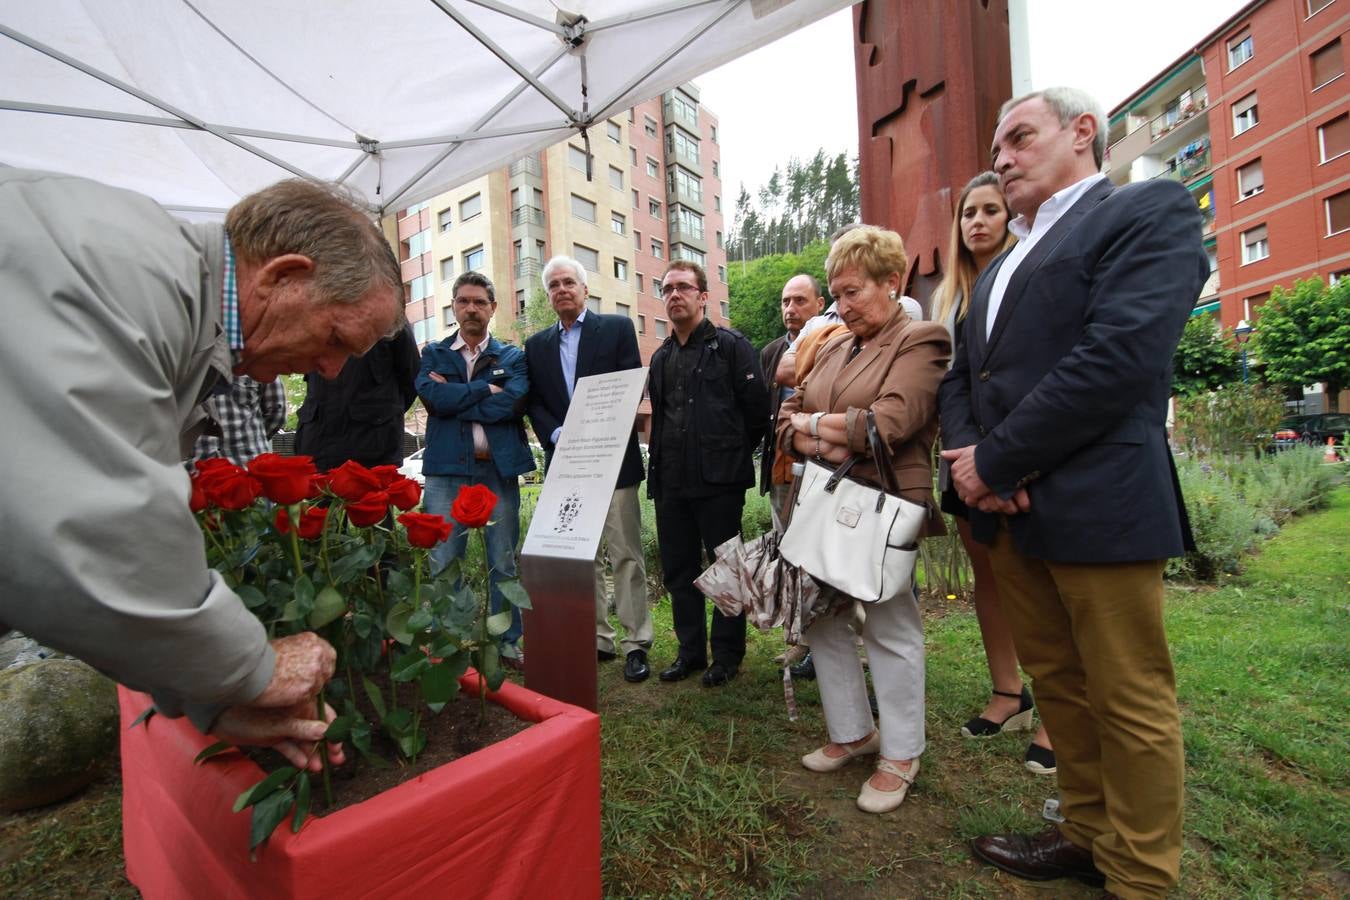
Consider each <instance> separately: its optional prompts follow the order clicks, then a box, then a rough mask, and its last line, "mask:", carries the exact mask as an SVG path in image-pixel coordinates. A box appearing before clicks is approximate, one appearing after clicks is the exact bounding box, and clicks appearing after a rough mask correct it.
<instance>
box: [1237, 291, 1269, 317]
mask: <svg viewBox="0 0 1350 900" xmlns="http://www.w3.org/2000/svg"><path fill="white" fill-rule="evenodd" d="M1269 299H1270V292H1269V291H1267V292H1266V293H1264V294H1257V295H1256V296H1254V297H1243V298H1242V318H1244V319H1246V320H1247V321H1249V322H1250V321H1251V320H1252V314H1253V313H1255V312H1256V311H1257V310H1258V309H1260V308H1261V307H1263V306H1265V305H1266V301H1267V300H1269Z"/></svg>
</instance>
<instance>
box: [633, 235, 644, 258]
mask: <svg viewBox="0 0 1350 900" xmlns="http://www.w3.org/2000/svg"><path fill="white" fill-rule="evenodd" d="M633 246H634V247H636V248H637V251H638V252H639V253H641V252H642V232H640V231H634V232H633Z"/></svg>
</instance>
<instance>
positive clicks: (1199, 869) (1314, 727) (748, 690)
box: [0, 488, 1350, 898]
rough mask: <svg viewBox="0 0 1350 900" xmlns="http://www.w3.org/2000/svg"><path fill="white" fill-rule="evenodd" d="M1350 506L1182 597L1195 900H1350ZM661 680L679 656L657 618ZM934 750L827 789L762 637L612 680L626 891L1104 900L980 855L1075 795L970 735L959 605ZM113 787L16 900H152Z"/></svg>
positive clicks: (936, 676) (838, 779)
mask: <svg viewBox="0 0 1350 900" xmlns="http://www.w3.org/2000/svg"><path fill="white" fill-rule="evenodd" d="M1346 548H1350V489H1348V488H1341V489H1340V490H1338V491H1337V492H1336V494H1335V495H1334V500H1333V503H1332V505H1331V508H1330V509H1328V510H1325V511H1322V512H1318V513H1314V514H1311V515H1308V516H1304V517H1302V518H1300V519H1297V520H1295V521H1293V522H1291V523H1289V524H1288V525H1287V526H1286V527H1285V528H1284V530H1283V531H1282V532H1281V533H1280V534H1279V535H1277V536H1276V537H1275V538H1273V539H1272V540H1270V541H1268V542H1266V543H1265V544H1264V545H1263V547H1262V550H1261V553H1260V555H1259V556H1257V557H1254V558H1252V559H1250V560H1249V563H1248V566H1247V570H1246V572H1245V573H1244V574H1242V575H1239V576H1234V577H1230V578H1225V579H1224V582H1223V584H1222V585H1219V586H1218V587H1200V588H1188V587H1173V588H1171V589H1170V590H1169V592H1168V609H1167V620H1168V627H1169V634H1170V636H1171V640H1172V645H1173V653H1174V658H1175V660H1176V666H1177V674H1178V683H1179V688H1180V696H1181V703H1182V718H1183V727H1184V730H1185V740H1186V758H1187V772H1186V785H1187V807H1186V825H1185V837H1186V849H1185V854H1184V858H1183V861H1182V880H1181V885H1180V887H1179V889H1178V890H1177V892H1176V895H1178V896H1183V897H1196V898H1210V897H1253V898H1258V897H1270V898H1284V897H1342V896H1347V895H1350V837H1348V836H1347V835H1348V834H1350V726H1348V725H1347V718H1346V711H1347V709H1350V678H1348V677H1347V674H1346V673H1347V670H1348V669H1350V648H1348V646H1347V640H1346V635H1347V634H1350V556H1347V554H1346ZM656 623H657V628H656V631H657V644H656V647H655V649H654V651H653V654H652V664H653V668H654V669H659V668H661V667H663V666H664V665H665V664H667V663H668V662H669V661H670V660H671V659H672V658H673V657H674V652H675V645H674V639H673V635H672V633H671V628H670V607H669V604H668V603H662V604H660V605H658V607H657V609H656ZM926 625H927V635H928V641H927V643H928V679H927V696H928V714H927V721H928V729H929V732H928V741H929V746H928V750H927V752H926V753H925V754H924V756H923V770H922V773H921V774H920V776H919V780H918V782H917V784H916V785H915V787H914V789H913V791H912V792H911V794H910V796H909V798H908V799H907V800H906V801H905V804H904V806H902V807H901V808H900V809H899V810H898V811H896V812H894V813H890V814H887V815H885V816H880V817H877V816H869V815H866V814H864V813H861V812H859V811H858V810H857V809H856V807H855V806H854V803H853V801H854V797H855V795H856V794H857V790H858V787H859V785H860V784H861V783H862V781H863V779H864V778H865V777H866V776H867V774H868V771H867V768H866V767H865V765H863V764H861V763H859V764H854V765H852V766H849V767H846V768H845V769H844V770H842V771H840V772H837V773H832V774H829V775H818V774H814V773H810V772H807V771H806V770H805V769H803V768H802V767H801V766H800V765H799V764H798V762H797V758H798V757H799V756H800V755H801V754H803V753H805V752H808V751H810V750H811V749H813V748H815V747H816V746H818V745H819V744H820V743H822V742H823V741H824V740H825V730H824V725H823V722H822V719H821V715H820V705H819V694H818V692H817V689H816V687H815V685H814V684H813V683H809V682H808V683H806V684H803V685H799V688H798V693H797V697H798V703H799V706H800V710H801V717H800V719H799V720H798V721H797V722H795V723H793V722H789V721H788V720H787V716H786V713H785V709H784V705H783V694H782V681H781V676H780V672H779V670H778V669H777V668H776V667H775V665H774V663H773V657H774V656H775V655H776V654H778V653H779V652H781V650H782V647H781V638H780V636H779V635H777V634H770V635H759V634H754V633H752V635H751V639H750V647H749V652H748V655H747V658H746V665H745V667H744V668H743V669H742V671H741V675H740V677H739V678H737V679H736V680H735V681H734V682H732V683H731V685H729V686H728V687H726V688H724V689H715V690H709V689H704V688H702V687H701V686H700V685H699V684H698V681H697V679H690V680H689V681H686V682H684V683H681V684H676V685H665V684H661V683H659V682H657V680H656V679H655V677H653V678H652V679H651V680H650V681H648V682H646V683H645V684H641V685H630V684H627V683H625V682H624V681H623V679H622V677H621V664H620V663H612V664H607V665H604V666H602V667H601V675H600V698H601V699H600V703H601V713H602V716H603V721H604V724H603V737H602V739H603V746H604V751H603V779H604V806H603V843H604V860H603V866H604V883H605V891H606V894H607V896H614V897H630V896H681V897H694V896H697V897H748V896H754V897H821V898H826V897H828V898H855V897H858V898H895V897H924V898H930V897H1009V896H1012V897H1037V898H1059V897H1074V898H1076V897H1091V896H1095V895H1096V892H1095V891H1093V890H1092V889H1089V888H1087V887H1085V886H1081V885H1077V884H1073V883H1067V882H1051V883H1046V884H1032V883H1028V882H1021V881H1018V880H1017V879H1013V878H1010V877H1008V876H1005V875H1003V874H1001V873H998V872H995V871H994V870H992V869H989V868H986V867H982V866H977V865H976V864H974V863H973V862H972V861H971V860H970V859H969V855H968V853H967V851H966V848H965V844H966V842H967V841H968V840H969V839H970V838H971V837H974V836H975V835H977V834H981V833H984V832H986V831H988V830H990V829H1004V828H1022V829H1035V828H1037V827H1039V825H1040V819H1039V813H1040V809H1041V805H1042V803H1043V802H1044V800H1045V799H1046V798H1048V797H1052V796H1054V790H1055V788H1054V784H1053V779H1047V778H1038V777H1036V776H1033V775H1031V774H1029V773H1028V772H1026V771H1025V769H1023V767H1022V753H1023V751H1024V750H1025V743H1026V741H1027V740H1028V739H1029V734H1025V733H1024V734H1019V735H1016V736H1008V737H1003V738H995V739H993V740H991V741H987V742H979V743H977V742H973V741H967V740H964V739H962V738H961V737H960V733H959V728H960V724H961V723H962V722H964V721H965V720H966V719H967V718H968V717H969V716H971V715H973V714H974V713H976V712H978V711H979V708H980V706H981V705H982V704H983V702H984V699H985V696H986V692H987V690H988V684H987V674H986V671H985V668H984V660H983V655H982V651H981V648H980V640H979V632H978V629H977V627H976V624H975V619H974V615H973V613H972V611H971V610H970V609H969V608H968V607H966V606H964V605H960V604H952V605H942V606H931V605H930V608H929V609H928V610H927V613H926ZM119 815H120V804H119V802H118V785H117V781H116V775H115V772H112V773H110V774H109V775H108V776H107V777H106V778H104V779H103V780H101V781H100V782H99V783H98V784H96V785H95V786H94V787H92V788H91V789H90V790H88V791H86V792H85V793H84V794H83V795H82V796H81V797H80V798H77V799H76V800H74V801H72V802H69V803H66V804H64V805H61V806H58V807H51V808H48V809H43V810H36V811H31V812H27V813H21V814H17V815H0V896H5V897H50V896H116V897H122V896H134V891H132V889H131V888H130V887H129V886H128V885H127V883H126V881H125V879H124V877H123V876H122V874H121V846H120V828H119V824H118V817H119Z"/></svg>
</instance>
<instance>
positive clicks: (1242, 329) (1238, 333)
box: [1233, 319, 1256, 384]
mask: <svg viewBox="0 0 1350 900" xmlns="http://www.w3.org/2000/svg"><path fill="white" fill-rule="evenodd" d="M1255 330H1256V329H1255V328H1253V327H1252V326H1251V325H1250V324H1249V323H1248V322H1247V320H1246V319H1242V320H1241V321H1239V322H1238V323H1237V327H1236V328H1234V329H1233V337H1235V338H1237V342H1238V348H1239V349H1240V350H1241V351H1242V383H1243V384H1246V383H1247V342H1248V341H1249V340H1251V339H1252V332H1253V331H1255Z"/></svg>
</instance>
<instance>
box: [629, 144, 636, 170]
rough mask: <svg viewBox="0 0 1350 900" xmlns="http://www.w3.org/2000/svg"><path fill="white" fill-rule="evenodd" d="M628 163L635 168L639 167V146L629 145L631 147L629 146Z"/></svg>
mask: <svg viewBox="0 0 1350 900" xmlns="http://www.w3.org/2000/svg"><path fill="white" fill-rule="evenodd" d="M628 164H629V165H630V166H632V167H633V168H635V169H636V168H637V148H636V147H629V148H628Z"/></svg>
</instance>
